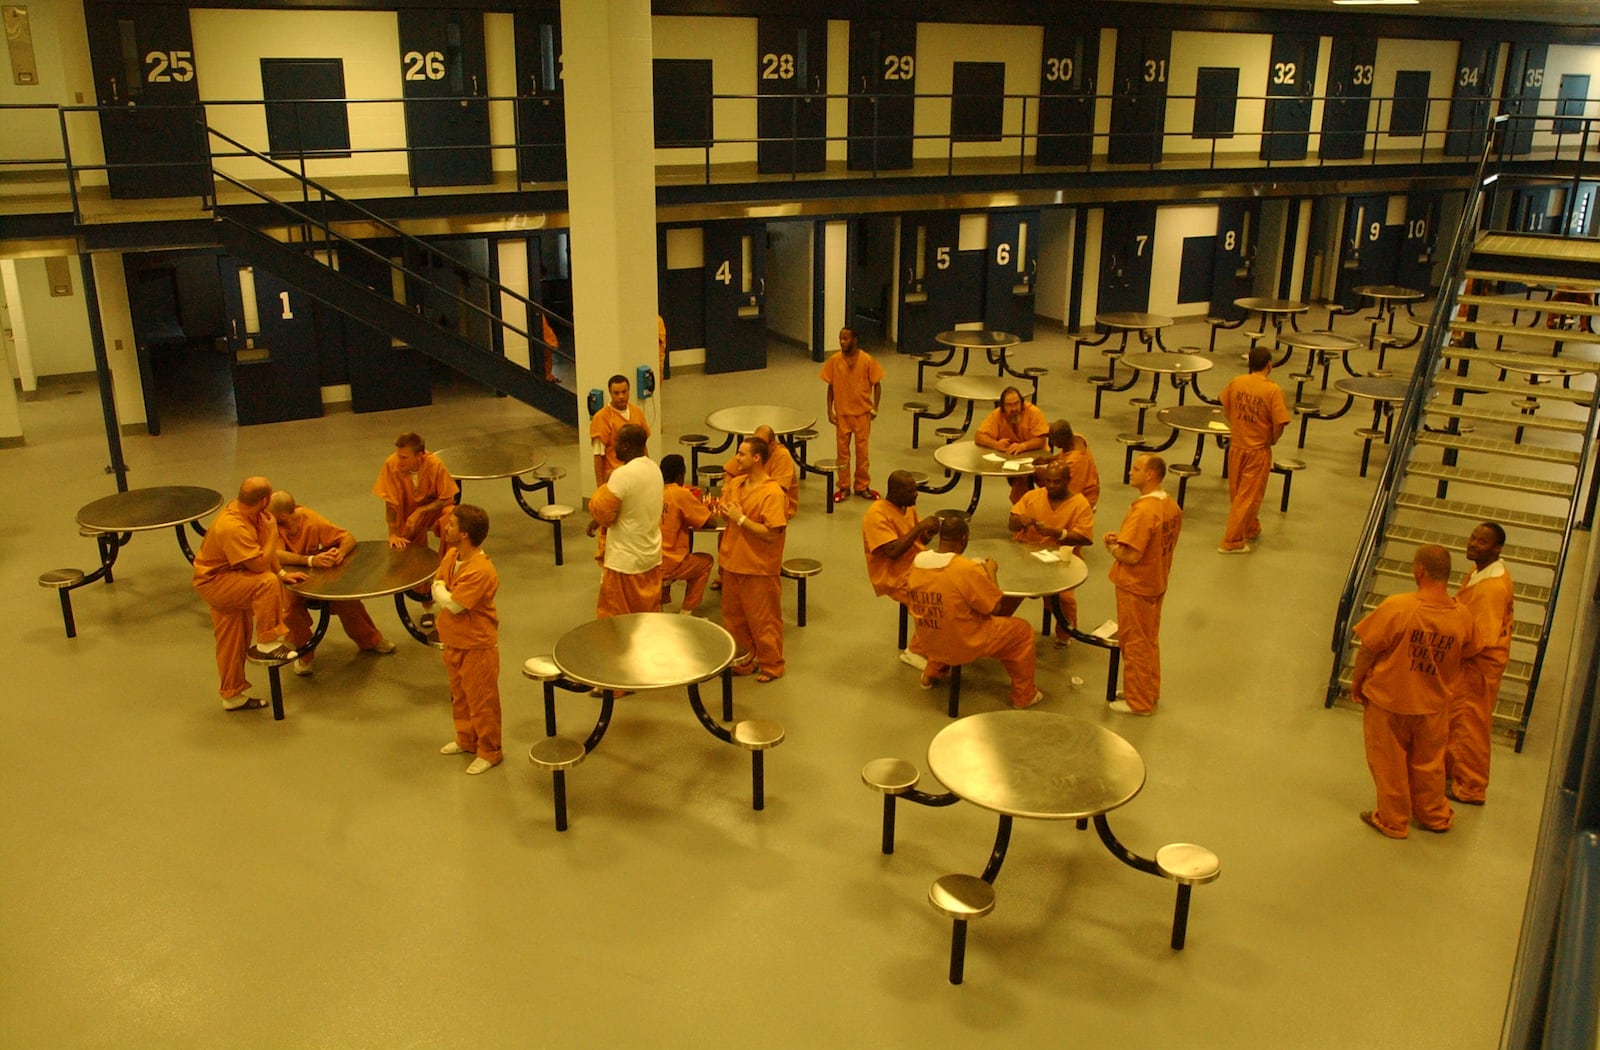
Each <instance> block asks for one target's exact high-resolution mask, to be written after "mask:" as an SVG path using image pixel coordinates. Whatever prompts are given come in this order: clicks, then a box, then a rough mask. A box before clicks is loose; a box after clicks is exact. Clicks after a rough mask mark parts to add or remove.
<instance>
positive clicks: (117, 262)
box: [94, 252, 148, 434]
mask: <svg viewBox="0 0 1600 1050" xmlns="http://www.w3.org/2000/svg"><path fill="white" fill-rule="evenodd" d="M94 286H95V291H96V293H97V294H98V295H99V297H100V327H101V328H102V329H103V330H104V331H105V337H106V358H107V359H108V360H109V361H110V362H111V384H112V391H113V393H114V394H115V398H116V405H117V421H118V423H120V424H121V426H122V432H123V433H124V434H127V433H132V432H142V431H143V429H144V426H145V421H146V419H147V418H148V417H147V416H146V415H145V411H144V387H143V386H142V385H140V383H139V349H138V344H137V342H136V341H135V339H134V335H133V311H132V310H131V309H130V308H129V306H128V280H127V277H126V276H125V275H124V272H123V268H122V256H120V255H117V254H115V253H113V252H99V253H97V254H96V255H95V256H94Z"/></svg>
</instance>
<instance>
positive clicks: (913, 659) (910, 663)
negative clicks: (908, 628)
mask: <svg viewBox="0 0 1600 1050" xmlns="http://www.w3.org/2000/svg"><path fill="white" fill-rule="evenodd" d="M900 662H901V663H903V664H905V665H906V666H907V667H915V668H916V669H917V670H919V671H922V670H925V669H926V668H927V666H928V658H927V657H926V656H919V655H917V654H916V653H914V652H912V651H911V650H910V649H902V650H901V651H900Z"/></svg>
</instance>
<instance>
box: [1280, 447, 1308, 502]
mask: <svg viewBox="0 0 1600 1050" xmlns="http://www.w3.org/2000/svg"><path fill="white" fill-rule="evenodd" d="M1304 469H1306V461H1305V460H1303V459H1289V458H1287V457H1285V458H1283V459H1274V460H1273V461H1272V472H1273V473H1274V474H1282V475H1283V498H1282V499H1281V500H1279V501H1278V509H1279V510H1280V511H1283V512H1284V513H1288V510H1289V485H1290V484H1291V483H1292V482H1293V481H1294V472H1295V471H1297V470H1304Z"/></svg>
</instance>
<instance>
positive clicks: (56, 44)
mask: <svg viewBox="0 0 1600 1050" xmlns="http://www.w3.org/2000/svg"><path fill="white" fill-rule="evenodd" d="M21 6H22V7H23V8H24V10H26V11H27V12H28V31H29V35H30V37H31V38H32V40H33V57H34V63H35V64H36V65H37V66H38V70H39V75H38V82H37V83H34V84H17V83H15V82H14V81H15V79H16V78H15V77H14V76H13V71H12V67H11V62H10V59H9V56H8V57H7V59H6V61H5V62H3V63H0V105H6V106H37V105H50V106H56V105H71V104H72V101H73V98H72V95H71V93H70V89H69V87H68V84H67V80H66V69H65V66H64V64H63V62H62V56H61V47H60V42H61V27H60V26H59V24H58V20H57V17H56V16H57V14H58V8H61V7H65V6H66V5H65V4H64V3H57V2H51V0H46V2H44V3H39V2H36V0H29V2H28V3H25V4H23V5H21ZM5 125H6V126H5V131H4V133H3V134H0V160H46V161H49V160H55V161H56V162H57V163H55V164H42V165H39V167H41V168H45V169H49V168H58V169H59V167H60V163H59V162H60V160H61V159H63V157H64V152H63V148H62V144H61V123H60V119H59V118H58V117H57V116H56V111H55V110H53V109H43V110H34V111H28V110H11V111H9V112H7V113H6V114H5ZM4 170H5V171H6V172H12V173H16V172H21V171H26V170H28V169H27V168H23V167H20V166H18V167H12V166H9V165H8V166H7V167H6V168H5V169H4Z"/></svg>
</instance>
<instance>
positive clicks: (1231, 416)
mask: <svg viewBox="0 0 1600 1050" xmlns="http://www.w3.org/2000/svg"><path fill="white" fill-rule="evenodd" d="M1221 400H1222V411H1223V412H1225V413H1227V416H1228V431H1229V434H1228V441H1229V442H1230V443H1232V444H1235V445H1238V446H1239V447H1240V448H1271V447H1272V439H1273V437H1274V434H1273V431H1274V430H1276V429H1277V428H1278V427H1281V426H1286V425H1287V424H1288V422H1289V406H1288V405H1286V404H1284V401H1283V391H1282V390H1280V389H1278V384H1277V383H1274V382H1273V381H1272V380H1271V379H1269V378H1268V377H1267V376H1264V375H1262V374H1261V373H1259V372H1247V373H1246V374H1244V375H1242V376H1237V377H1235V378H1234V380H1233V382H1231V383H1229V384H1228V385H1227V386H1225V387H1223V388H1222V398H1221Z"/></svg>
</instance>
